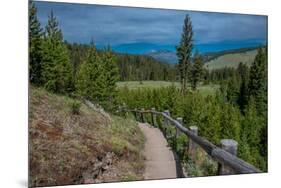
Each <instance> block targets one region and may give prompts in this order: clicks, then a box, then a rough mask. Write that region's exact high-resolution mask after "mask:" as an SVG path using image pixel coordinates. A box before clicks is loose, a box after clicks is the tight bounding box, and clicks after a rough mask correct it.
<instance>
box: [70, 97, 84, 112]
mask: <svg viewBox="0 0 281 188" xmlns="http://www.w3.org/2000/svg"><path fill="white" fill-rule="evenodd" d="M70 107H71V113H72V114H75V115H78V114H80V107H81V102H80V101H78V100H73V101H71V103H70Z"/></svg>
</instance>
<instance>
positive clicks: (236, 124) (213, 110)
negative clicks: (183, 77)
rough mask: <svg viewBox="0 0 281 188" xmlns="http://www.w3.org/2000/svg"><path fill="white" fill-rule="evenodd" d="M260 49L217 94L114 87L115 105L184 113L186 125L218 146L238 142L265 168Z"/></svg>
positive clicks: (264, 102)
mask: <svg viewBox="0 0 281 188" xmlns="http://www.w3.org/2000/svg"><path fill="white" fill-rule="evenodd" d="M266 53H267V52H266V50H265V49H259V52H258V54H257V56H256V58H255V61H254V63H253V64H252V66H251V67H250V68H248V67H247V66H246V65H244V64H242V63H241V64H240V65H239V67H238V68H237V69H234V71H233V74H231V76H230V75H229V76H228V78H227V79H226V80H224V82H223V83H222V84H221V87H220V90H219V91H218V92H217V93H216V94H215V95H209V96H207V97H204V96H202V95H201V94H200V93H199V92H198V91H190V92H187V93H185V94H183V93H182V92H181V90H179V89H177V88H176V87H175V86H172V87H168V88H167V87H166V88H164V87H163V88H161V89H138V90H129V88H126V87H124V88H121V89H119V91H118V96H119V98H118V103H120V104H121V103H125V104H126V105H127V106H128V107H129V108H143V107H144V108H147V109H150V108H152V107H155V108H156V109H157V110H159V111H164V110H166V109H169V110H170V112H171V114H172V116H174V117H183V118H184V123H185V125H186V126H187V125H188V126H190V125H197V126H198V127H199V134H200V135H202V136H204V137H206V138H207V139H209V140H210V141H212V142H214V143H216V144H219V141H220V140H221V139H224V138H231V139H234V140H236V141H238V143H239V156H240V157H241V158H243V159H244V160H246V161H248V162H250V163H251V164H253V165H255V166H257V167H258V168H260V169H262V170H263V171H266V170H267V142H266V141H267V74H266V73H267V68H266V66H267V58H266V56H267V55H266Z"/></svg>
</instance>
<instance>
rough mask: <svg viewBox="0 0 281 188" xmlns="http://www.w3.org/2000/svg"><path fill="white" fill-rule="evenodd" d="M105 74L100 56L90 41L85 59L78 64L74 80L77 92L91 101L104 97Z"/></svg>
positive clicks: (98, 100) (97, 100)
mask: <svg viewBox="0 0 281 188" xmlns="http://www.w3.org/2000/svg"><path fill="white" fill-rule="evenodd" d="M104 81H105V75H104V69H103V66H102V61H101V58H100V57H99V55H98V53H97V50H96V47H95V45H94V44H93V43H92V45H91V48H90V49H89V51H88V56H87V58H86V61H85V62H84V63H83V64H82V65H81V66H80V69H79V71H78V75H77V80H76V90H77V93H78V94H79V95H81V96H83V97H85V98H87V99H89V100H91V101H93V102H96V103H98V102H100V100H102V98H103V97H104V89H105V82H104Z"/></svg>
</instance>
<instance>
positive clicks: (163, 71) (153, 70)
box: [117, 54, 177, 81]
mask: <svg viewBox="0 0 281 188" xmlns="http://www.w3.org/2000/svg"><path fill="white" fill-rule="evenodd" d="M117 64H118V67H119V71H120V80H121V81H128V80H130V81H132V80H133V81H138V80H139V81H142V80H165V81H175V80H176V74H177V70H176V68H175V66H173V65H170V64H167V63H163V62H159V61H157V60H155V59H154V58H152V57H149V56H145V55H129V54H118V55H117Z"/></svg>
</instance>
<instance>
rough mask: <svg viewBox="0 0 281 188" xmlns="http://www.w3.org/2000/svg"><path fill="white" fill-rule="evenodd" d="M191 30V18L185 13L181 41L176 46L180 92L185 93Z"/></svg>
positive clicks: (189, 58)
mask: <svg viewBox="0 0 281 188" xmlns="http://www.w3.org/2000/svg"><path fill="white" fill-rule="evenodd" d="M192 37H193V31H192V23H191V19H190V17H189V16H188V15H186V17H185V19H184V25H183V32H182V35H181V41H180V44H179V46H177V56H178V61H179V62H178V67H179V73H180V82H181V85H182V92H183V93H185V92H186V89H187V81H188V74H189V72H190V61H191V55H192V49H193V39H192Z"/></svg>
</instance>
